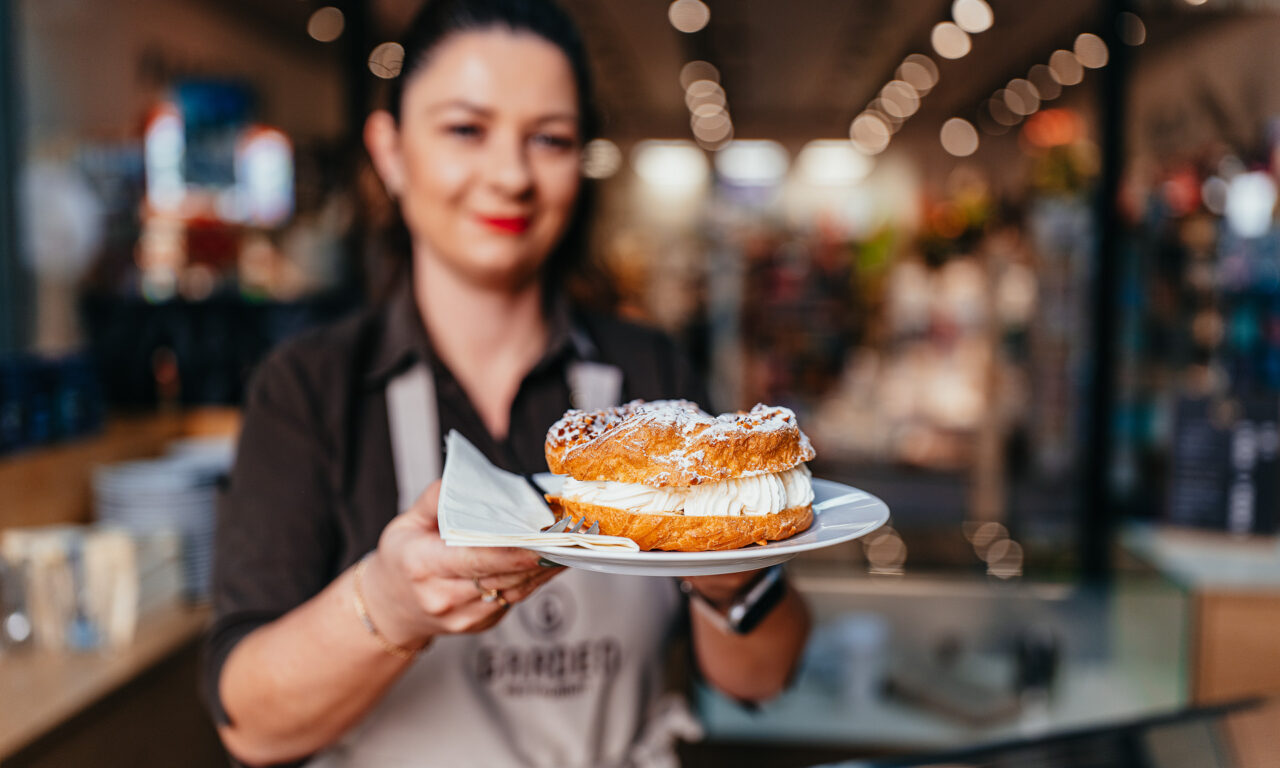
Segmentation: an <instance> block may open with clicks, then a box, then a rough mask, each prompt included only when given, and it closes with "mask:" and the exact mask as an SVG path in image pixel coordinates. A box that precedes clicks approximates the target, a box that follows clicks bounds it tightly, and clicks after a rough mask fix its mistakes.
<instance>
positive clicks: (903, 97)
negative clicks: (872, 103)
mask: <svg viewBox="0 0 1280 768" xmlns="http://www.w3.org/2000/svg"><path fill="white" fill-rule="evenodd" d="M880 102H881V103H882V104H883V105H884V110H885V111H886V112H888V113H889V114H890V115H893V116H894V117H898V118H902V119H906V118H908V117H911V116H912V115H914V114H915V113H916V110H917V109H919V108H920V96H919V95H918V94H917V93H916V89H914V88H912V87H911V86H910V85H908V84H907V82H906V81H904V80H890V81H889V82H888V83H887V84H885V86H884V88H881V89H880Z"/></svg>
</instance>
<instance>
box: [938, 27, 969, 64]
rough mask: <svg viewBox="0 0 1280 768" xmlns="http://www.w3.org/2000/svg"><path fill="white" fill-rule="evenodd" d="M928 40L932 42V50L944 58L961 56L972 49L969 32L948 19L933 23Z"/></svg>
mask: <svg viewBox="0 0 1280 768" xmlns="http://www.w3.org/2000/svg"><path fill="white" fill-rule="evenodd" d="M929 42H930V43H932V44H933V50H935V51H937V52H938V55H939V56H941V57H942V58H944V59H959V58H963V57H964V56H965V54H967V53H969V51H970V50H972V49H973V43H972V42H971V41H970V40H969V33H968V32H965V31H964V30H963V29H961V28H960V27H958V26H956V25H955V24H954V23H952V22H950V21H943V22H940V23H939V24H937V25H935V26H934V28H933V32H932V33H930V35H929Z"/></svg>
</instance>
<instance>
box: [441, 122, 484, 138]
mask: <svg viewBox="0 0 1280 768" xmlns="http://www.w3.org/2000/svg"><path fill="white" fill-rule="evenodd" d="M447 130H448V131H449V133H451V134H453V135H454V136H460V137H462V138H466V139H471V138H476V137H478V136H479V135H480V133H481V131H480V126H478V125H473V124H470V123H458V124H456V125H450V126H449V127H448V129H447Z"/></svg>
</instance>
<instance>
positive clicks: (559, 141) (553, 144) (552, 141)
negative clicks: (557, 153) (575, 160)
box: [533, 133, 578, 150]
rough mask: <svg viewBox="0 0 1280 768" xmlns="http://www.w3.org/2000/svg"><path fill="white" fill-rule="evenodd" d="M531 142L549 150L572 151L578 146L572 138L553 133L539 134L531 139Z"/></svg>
mask: <svg viewBox="0 0 1280 768" xmlns="http://www.w3.org/2000/svg"><path fill="white" fill-rule="evenodd" d="M533 140H534V141H535V142H536V143H538V144H540V145H542V146H544V147H549V148H551V149H562V150H564V149H573V148H574V147H575V146H577V145H578V140H577V139H575V138H573V137H572V136H561V135H558V134H553V133H539V134H537V135H535V136H534V137H533Z"/></svg>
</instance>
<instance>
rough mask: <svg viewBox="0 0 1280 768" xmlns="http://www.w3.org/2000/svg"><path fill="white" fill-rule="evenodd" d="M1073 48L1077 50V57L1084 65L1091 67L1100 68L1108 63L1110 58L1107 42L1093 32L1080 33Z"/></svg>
mask: <svg viewBox="0 0 1280 768" xmlns="http://www.w3.org/2000/svg"><path fill="white" fill-rule="evenodd" d="M1073 50H1074V51H1075V54H1076V59H1078V60H1079V61H1080V64H1081V65H1082V66H1085V67H1088V68H1089V69H1098V68H1100V67H1105V66H1106V65H1107V59H1108V58H1109V56H1108V53H1107V44H1106V43H1104V42H1102V38H1100V37H1098V36H1097V35H1095V34H1093V33H1092V32H1082V33H1080V35H1078V36H1077V37H1076V44H1075V47H1074V48H1073Z"/></svg>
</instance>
